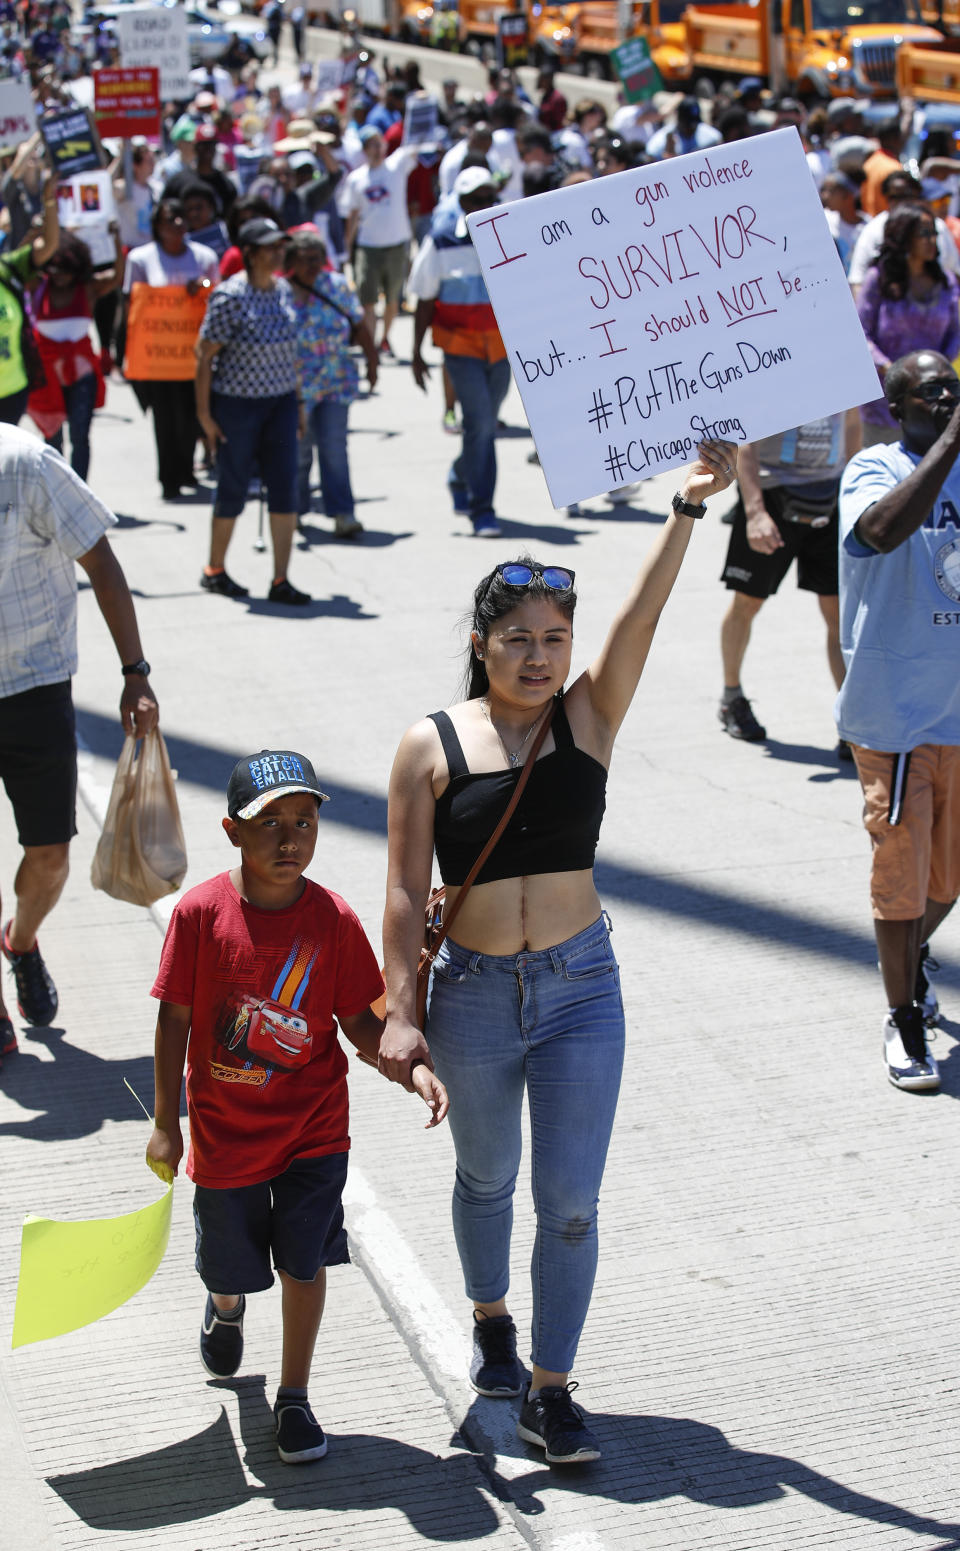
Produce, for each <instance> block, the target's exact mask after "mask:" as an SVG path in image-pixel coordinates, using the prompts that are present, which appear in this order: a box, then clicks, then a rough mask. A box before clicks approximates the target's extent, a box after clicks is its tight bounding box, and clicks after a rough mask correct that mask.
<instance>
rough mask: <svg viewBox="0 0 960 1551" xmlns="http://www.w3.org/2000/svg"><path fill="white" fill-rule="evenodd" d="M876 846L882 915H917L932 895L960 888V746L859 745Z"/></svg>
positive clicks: (951, 896)
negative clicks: (904, 748)
mask: <svg viewBox="0 0 960 1551" xmlns="http://www.w3.org/2000/svg"><path fill="white" fill-rule="evenodd" d="M853 757H854V759H855V760H856V762H857V773H858V774H859V776H860V785H861V786H862V787H863V797H864V803H863V822H864V825H865V826H866V829H867V833H868V834H869V836H870V844H871V846H872V847H873V868H872V871H871V875H870V901H871V904H872V905H873V914H874V916H875V917H876V918H877V920H880V921H915V920H916V919H917V917H918V916H922V915H923V912H924V910H925V908H926V903H927V899H928V898H929V899H934V900H936V901H937V902H938V904H942V905H945V904H949V903H951V902H952V901H953V900H955V899H956V898H957V895H958V894H960V748H954V747H952V746H950V745H944V744H934V743H922V744H921V745H920V747H919V748H916V749H913V751H912V752H911V753H909V754H883V753H878V752H877V750H876V749H864V748H860V747H858V746H856V745H855V746H854V748H853Z"/></svg>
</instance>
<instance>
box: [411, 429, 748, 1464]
mask: <svg viewBox="0 0 960 1551" xmlns="http://www.w3.org/2000/svg"><path fill="white" fill-rule="evenodd" d="M698 451H699V456H698V458H697V461H696V462H695V463H693V464H691V465H690V467H689V468H688V469H687V470H686V471H685V473H684V474H683V477H682V479H681V482H680V485H679V489H678V493H677V495H676V496H675V497H674V502H673V506H674V510H673V513H672V515H671V516H670V517H669V518H668V519H667V522H666V524H665V525H664V528H663V531H662V533H661V535H660V537H659V538H658V540H657V541H656V542H655V544H654V546H653V549H652V551H651V553H650V555H649V556H648V558H647V560H646V561H645V563H644V565H643V567H642V568H641V570H640V573H639V575H638V576H637V579H636V581H635V582H634V585H633V587H632V589H631V591H630V593H629V594H628V596H627V598H626V600H625V602H624V604H623V605H622V607H621V608H620V610H619V611H618V613H617V615H616V617H615V619H614V620H613V622H612V624H611V627H610V632H609V634H608V636H607V640H606V642H605V644H604V646H603V648H602V650H601V652H600V655H599V657H598V658H597V659H596V661H595V662H594V663H593V664H592V665H591V666H590V667H588V668H587V669H586V671H585V672H583V673H581V674H580V675H579V677H577V678H576V679H575V680H574V682H573V684H572V685H571V686H570V688H569V690H568V691H566V692H565V691H564V685H565V683H566V680H567V677H568V674H569V671H570V663H571V656H572V649H573V614H574V607H575V603H576V594H575V592H574V575H573V572H572V571H568V570H565V569H562V568H561V567H556V566H544V565H540V564H538V563H537V562H536V561H534V560H532V559H530V558H529V557H526V556H524V557H522V558H521V559H520V560H518V561H516V562H511V563H504V564H501V565H498V566H496V567H495V569H494V570H493V571H491V572H490V573H489V575H488V576H485V577H484V578H483V580H482V581H481V582H480V584H479V586H478V587H477V589H476V592H475V595H474V600H473V608H472V610H471V625H472V628H471V632H470V646H469V656H468V665H467V685H466V699H465V700H463V701H461V702H460V703H459V704H457V705H455V706H453V707H451V709H450V711H449V712H445V711H440V712H436V713H434V714H433V715H432V716H430V717H427V718H426V719H425V720H423V721H421V722H417V723H416V725H415V726H413V727H412V728H410V730H409V731H408V732H407V733H406V735H405V736H404V738H403V741H402V742H401V744H400V748H399V751H398V753H397V757H396V760H395V763H394V767H393V773H392V776H391V781H390V798H389V811H388V834H389V867H388V881H387V905H386V913H385V916H384V925H383V943H384V953H385V958H386V981H387V1026H386V1029H385V1032H384V1035H383V1040H382V1043H381V1046H380V1069H381V1071H382V1072H383V1073H384V1074H385V1075H386V1076H388V1077H390V1078H391V1079H392V1080H393V1081H395V1082H399V1083H401V1084H402V1085H403V1086H404V1087H405V1088H407V1089H408V1090H409V1089H410V1081H411V1071H412V1069H413V1067H414V1066H415V1065H416V1064H417V1063H419V1062H426V1063H427V1065H429V1066H431V1067H434V1066H435V1067H436V1071H437V1073H438V1075H439V1076H440V1077H441V1079H442V1080H443V1081H444V1082H445V1083H446V1084H447V1086H448V1089H449V1092H450V1099H451V1106H450V1121H451V1129H452V1131H453V1136H454V1142H455V1145H456V1151H457V1171H456V1182H455V1185H454V1191H453V1218H454V1234H455V1236H456V1241H457V1248H458V1250H459V1254H460V1260H461V1264H462V1266H463V1271H464V1279H465V1283H466V1292H467V1296H468V1297H469V1298H470V1299H472V1301H473V1311H474V1312H473V1320H474V1348H473V1360H472V1363H471V1367H470V1378H471V1382H472V1384H473V1387H474V1389H476V1390H477V1391H478V1393H480V1394H482V1395H491V1396H495V1397H498V1396H516V1395H520V1394H521V1393H523V1390H524V1385H525V1381H526V1374H525V1370H524V1368H523V1367H522V1365H521V1363H520V1361H519V1359H518V1357H517V1349H516V1329H515V1327H514V1324H513V1321H512V1319H511V1318H510V1315H509V1312H508V1310H507V1304H506V1294H507V1288H508V1284H509V1279H510V1234H511V1226H512V1216H513V1191H514V1184H515V1181H516V1177H517V1171H518V1169H519V1165H520V1120H521V1109H522V1104H523V1095H524V1090H525V1089H526V1091H527V1094H528V1099H529V1106H530V1117H531V1141H532V1151H533V1169H532V1173H533V1189H534V1204H535V1208H536V1213H537V1224H538V1227H537V1238H536V1244H535V1248H534V1255H533V1266H532V1274H533V1309H534V1313H533V1343H532V1361H533V1376H532V1382H531V1384H530V1385H529V1387H528V1389H527V1393H526V1395H525V1398H524V1401H523V1404H522V1407H521V1412H520V1419H519V1423H518V1432H519V1435H520V1437H521V1438H523V1439H525V1440H526V1441H527V1442H530V1443H533V1444H535V1445H536V1446H537V1447H539V1448H543V1449H544V1450H545V1451H546V1458H547V1461H548V1463H550V1464H578V1463H582V1462H585V1461H588V1460H593V1459H596V1458H598V1456H599V1453H600V1449H599V1446H598V1444H597V1440H596V1438H595V1437H594V1436H593V1434H592V1433H591V1431H590V1429H589V1428H588V1426H587V1424H586V1422H585V1420H584V1417H583V1413H582V1412H581V1410H580V1409H579V1407H578V1406H576V1405H574V1403H573V1401H572V1399H571V1390H572V1388H573V1387H574V1386H571V1385H569V1384H568V1379H569V1373H570V1369H571V1367H572V1366H573V1360H574V1356H575V1354H576V1350H577V1343H578V1341H579V1338H580V1332H581V1330H582V1328H583V1324H584V1321H585V1319H586V1315H587V1310H588V1307H589V1304H590V1296H591V1292H592V1289H593V1280H594V1274H595V1270H596V1263H597V1197H598V1193H599V1190H600V1182H601V1178H602V1175H603V1169H604V1164H605V1161H606V1154H607V1146H608V1143H609V1140H610V1132H611V1129H612V1126H613V1119H614V1112H615V1109H616V1102H617V1092H618V1088H619V1083H620V1069H621V1064H622V1059H623V1044H624V1018H623V1004H622V1001H621V998H620V984H619V972H618V969H617V963H616V960H615V958H614V956H613V951H612V949H611V946H610V939H609V922H608V919H607V917H606V915H605V914H604V912H603V910H602V907H601V904H600V900H599V899H598V897H597V893H596V889H595V888H594V882H593V861H594V852H595V850H596V845H597V837H598V835H599V831H600V822H601V820H602V818H603V812H604V806H605V793H606V783H607V768H608V766H609V763H610V756H611V753H612V750H613V744H614V739H615V738H616V735H617V731H618V729H619V727H620V724H621V723H622V721H623V719H624V717H625V715H626V713H627V710H628V708H629V706H630V702H631V700H632V699H633V696H634V693H635V691H636V688H637V684H638V682H639V679H640V675H641V673H642V671H643V668H644V665H645V663H646V660H647V656H648V654H649V651H650V647H651V644H652V642H653V636H654V631H655V630H656V627H657V622H658V620H659V617H660V614H661V612H662V610H663V608H664V606H665V604H666V602H667V599H668V598H669V596H670V593H671V590H672V588H673V585H674V582H675V581H676V578H677V574H678V572H679V570H680V565H681V562H682V560H683V557H684V553H685V551H686V548H687V544H688V542H689V539H690V534H691V532H692V530H693V521H692V519H693V518H697V517H702V516H703V513H704V511H705V505H704V503H705V502H706V500H707V498H708V497H709V496H712V495H714V494H716V493H717V492H718V491H721V490H725V489H726V488H727V487H728V485H730V484H731V483H732V481H733V480H734V479H735V478H736V449H735V447H734V446H733V445H732V444H731V443H728V442H718V441H709V442H704V443H702V444H701V446H700V448H699V449H698ZM544 730H545V732H546V735H545V736H544V737H542V738H541V733H542V732H543V731H544ZM541 742H542V747H539V748H538V744H540V743H541ZM529 760H533V761H534V763H533V764H532V766H531V768H530V771H529V780H528V783H527V784H526V786H525V787H524V790H523V791H522V793H521V796H520V800H519V801H518V802H517V805H516V809H515V812H514V813H513V814H512V816H511V817H510V820H509V822H508V824H507V826H506V829H505V830H504V832H503V835H502V837H501V838H500V840H499V841H498V843H497V845H496V846H495V848H494V850H493V852H492V854H491V856H490V858H489V860H487V861H486V862H485V863H484V866H483V868H482V869H481V871H480V873H479V875H478V877H477V879H476V882H475V884H474V885H473V887H472V888H470V890H469V892H468V894H467V895H466V897H465V898H464V900H463V902H462V908H458V913H457V916H456V922H455V926H454V932H455V940H454V938H453V937H447V938H446V940H445V942H444V943H443V945H442V947H441V948H440V950H439V953H438V955H437V958H436V960H435V963H434V969H433V977H432V983H431V996H430V1004H429V1011H428V1016H427V1024H426V1037H424V1035H423V1034H421V1032H420V1029H419V1027H418V1024H417V1017H416V972H417V963H418V957H419V953H420V948H421V944H422V942H423V925H424V907H425V905H426V901H427V895H428V891H429V888H430V878H431V868H432V860H433V852H434V850H436V853H437V857H438V861H439V864H440V872H441V876H442V877H443V880H444V883H445V885H446V891H447V892H446V900H445V903H444V911H445V913H447V914H449V912H450V911H451V908H452V907H454V906H457V905H458V898H459V896H460V894H461V891H462V886H463V884H464V882H465V880H466V878H467V875H468V873H469V872H470V870H471V868H472V867H473V865H474V863H475V862H476V860H477V858H478V855H479V853H480V852H481V848H482V847H483V846H484V844H485V842H486V841H487V840H488V839H489V838H490V836H491V834H492V833H493V831H494V829H495V828H496V825H497V823H498V821H499V819H500V818H501V816H502V815H503V813H504V811H505V809H506V806H507V804H508V801H509V799H510V797H511V795H512V793H513V792H514V791H515V789H516V788H517V786H518V785H519V783H520V781H521V780H522V779H523V771H524V767H525V765H526V764H527V762H528V761H529Z"/></svg>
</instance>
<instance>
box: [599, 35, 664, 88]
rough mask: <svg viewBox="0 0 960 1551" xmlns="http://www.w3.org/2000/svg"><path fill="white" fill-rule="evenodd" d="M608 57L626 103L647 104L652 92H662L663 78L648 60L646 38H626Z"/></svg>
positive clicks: (650, 60) (648, 51)
mask: <svg viewBox="0 0 960 1551" xmlns="http://www.w3.org/2000/svg"><path fill="white" fill-rule="evenodd" d="M610 57H611V59H612V60H613V67H614V69H615V70H616V72H617V75H618V76H619V77H620V83H621V85H622V86H623V95H624V97H625V98H626V100H627V102H648V101H649V100H650V98H651V97H652V96H653V94H654V92H662V91H663V78H662V76H661V74H660V71H659V70H658V69H657V67H656V65H655V64H654V62H653V60H652V59H651V58H650V45H649V43H648V42H647V40H646V38H628V39H627V41H626V43H621V44H620V47H619V48H615V49H614V50H613V53H612V54H611V56H610Z"/></svg>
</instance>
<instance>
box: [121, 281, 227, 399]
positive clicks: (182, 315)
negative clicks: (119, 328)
mask: <svg viewBox="0 0 960 1551" xmlns="http://www.w3.org/2000/svg"><path fill="white" fill-rule="evenodd" d="M209 295H210V292H209V291H207V290H201V291H198V292H197V294H196V296H190V295H188V293H187V288H186V286H185V285H144V283H143V282H142V281H139V280H138V281H137V282H136V283H135V284H134V286H133V287H132V289H131V291H130V311H129V313H128V315H127V353H126V357H125V358H124V363H123V375H124V376H125V377H127V378H129V379H130V381H132V382H189V381H190V380H191V379H192V378H193V377H194V375H195V373H196V369H197V358H196V356H195V354H194V346H195V345H196V342H197V335H198V333H199V332H200V325H201V323H202V322H203V315H204V313H205V312H206V310H207V298H208V297H209Z"/></svg>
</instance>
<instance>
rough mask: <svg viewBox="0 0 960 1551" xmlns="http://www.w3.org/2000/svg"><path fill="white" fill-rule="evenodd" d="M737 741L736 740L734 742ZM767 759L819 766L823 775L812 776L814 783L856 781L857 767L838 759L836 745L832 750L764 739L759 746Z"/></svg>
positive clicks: (847, 761) (776, 739)
mask: <svg viewBox="0 0 960 1551" xmlns="http://www.w3.org/2000/svg"><path fill="white" fill-rule="evenodd" d="M734 741H735V740H734ZM757 747H758V748H760V749H762V751H763V753H764V754H765V755H766V757H767V759H779V760H784V761H786V762H787V763H788V764H791V765H818V766H819V767H820V770H821V773H820V774H818V775H815V776H811V777H810V779H811V780H812V781H817V782H820V783H822V782H825V781H836V780H838V779H843V780H850V779H851V778H852V779H853V780H856V778H857V767H856V765H855V764H854V763H853V761H852V760H840V759H838V758H837V752H836V745H835V744H834V745H833V747H832V748H826V749H823V748H816V747H815V746H814V745H813V744H812V743H784V742H783V741H782V740H781V739H779V738H764V740H763V742H762V743H760V744H758V745H757Z"/></svg>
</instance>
